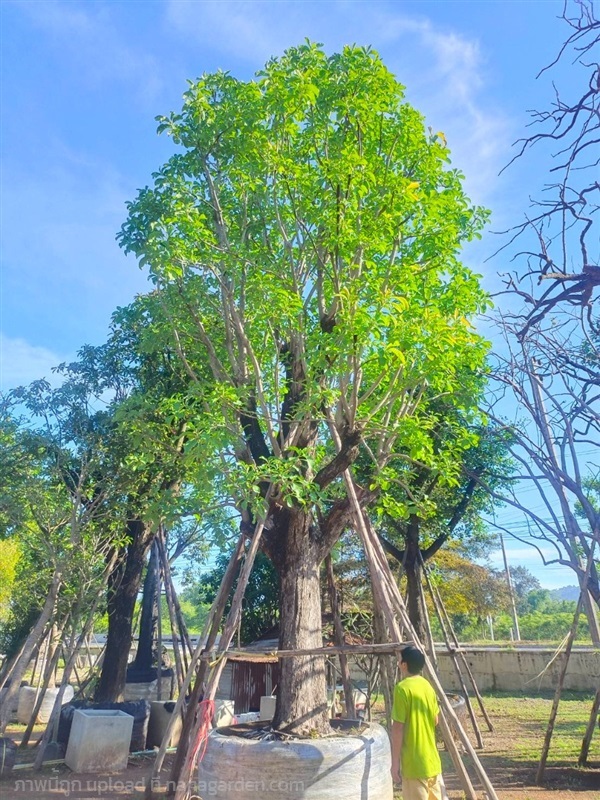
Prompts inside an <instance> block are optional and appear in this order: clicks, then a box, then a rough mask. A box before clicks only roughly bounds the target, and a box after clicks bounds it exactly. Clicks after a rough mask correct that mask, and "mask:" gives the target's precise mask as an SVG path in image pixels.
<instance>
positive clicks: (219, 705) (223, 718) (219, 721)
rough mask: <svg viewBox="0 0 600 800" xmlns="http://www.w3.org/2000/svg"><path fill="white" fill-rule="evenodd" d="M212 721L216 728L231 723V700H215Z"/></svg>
mask: <svg viewBox="0 0 600 800" xmlns="http://www.w3.org/2000/svg"><path fill="white" fill-rule="evenodd" d="M213 722H214V724H215V726H216V727H217V728H222V727H223V726H224V725H231V724H232V723H233V700H215V713H214V716H213Z"/></svg>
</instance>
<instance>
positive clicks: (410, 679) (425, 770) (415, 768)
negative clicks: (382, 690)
mask: <svg viewBox="0 0 600 800" xmlns="http://www.w3.org/2000/svg"><path fill="white" fill-rule="evenodd" d="M424 666H425V657H424V656H423V653H422V652H421V651H420V650H418V649H417V648H416V647H412V646H408V647H405V648H404V649H403V650H402V653H401V655H400V672H401V675H402V679H401V680H400V682H399V683H398V684H396V689H395V690H394V707H393V710H392V737H391V738H392V778H393V779H394V783H396V782H397V781H399V779H400V775H401V776H402V797H403V800H443V798H444V796H445V792H443V789H442V787H443V781H442V779H441V773H442V763H441V761H440V755H439V753H438V749H437V745H436V742H435V726H436V725H437V721H438V715H439V707H438V701H437V697H436V695H435V691H434V690H433V687H432V686H431V684H430V683H429V681H428V680H426V679H425V678H424V677H423V676H422V675H421V672H422V670H423V667H424Z"/></svg>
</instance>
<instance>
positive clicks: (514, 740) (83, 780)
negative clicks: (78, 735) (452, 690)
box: [0, 693, 600, 800]
mask: <svg viewBox="0 0 600 800" xmlns="http://www.w3.org/2000/svg"><path fill="white" fill-rule="evenodd" d="M485 703H486V708H487V710H488V713H489V715H490V716H491V718H492V721H493V723H494V727H495V730H494V732H493V733H491V732H488V731H487V729H486V727H485V723H484V722H483V721H481V730H482V734H483V738H484V749H483V751H481V752H480V753H479V757H480V759H481V761H482V763H483V765H484V768H485V769H486V771H487V773H488V775H489V777H490V780H491V782H492V785H493V786H494V788H495V789H496V792H497V794H498V797H499V799H500V800H600V730H598V731H597V733H596V734H595V736H594V740H593V742H592V747H591V750H590V767H589V768H587V769H578V768H577V767H576V766H575V765H576V763H577V756H578V754H579V747H580V745H581V739H582V736H583V732H584V730H585V724H586V722H587V716H588V715H589V710H590V707H591V696H590V697H589V698H588V697H587V696H586V695H576V694H574V693H571V694H569V695H568V696H566V697H565V699H564V700H563V702H562V703H561V708H560V711H559V715H558V719H557V723H556V728H555V735H554V738H553V745H552V748H551V750H550V756H549V759H548V767H547V770H546V778H545V781H544V785H543V786H541V787H538V786H536V785H535V774H536V771H537V767H538V764H539V754H540V749H541V745H542V741H543V737H544V733H545V729H546V724H547V720H548V716H549V713H550V706H551V703H552V700H551V698H550V697H548V696H540V695H537V696H533V697H522V696H519V697H514V696H510V695H501V694H497V695H492V696H488V697H486V698H485ZM22 730H23V726H16V725H15V726H12V727H10V728H9V730H8V732H7V733H8V735H9V736H11V735H12V736H13V738H15V739H17V740H18V736H19V735H20V733H21V732H22ZM32 758H33V752H32V750H29V751H25V752H22V751H20V752H19V758H18V760H19V761H20V762H21V763H24V762H26V761H31V760H32ZM442 759H443V763H444V775H445V780H446V786H447V789H448V795H449V797H450V800H463V793H462V791H461V789H460V786H459V784H458V782H457V779H456V776H455V775H454V773H453V769H452V766H451V762H450V760H449V758H448V756H447V754H446V753H443V754H442ZM152 763H153V756H136V757H132V758H131V759H130V761H129V765H128V768H127V770H126V771H125V772H120V773H118V774H112V775H75V774H73V773H72V772H71V771H70V770H69V769H68V767H66V766H65V765H64V764H55V765H48V766H46V767H44V769H43V770H42V771H40V772H38V773H34V772H33V771H32V770H31V769H18V770H15V771H14V772H13V774H12V776H11V778H10V779H5V780H2V781H0V800H33V798H35V799H36V800H59V798H71V800H92V798H113V799H116V798H119V799H120V800H123V798H131V800H134V799H135V800H141V798H142V797H143V795H144V785H145V781H146V778H147V777H148V775H149V774H150V772H151V770H152ZM470 772H471V774H472V775H473V776H474V773H473V770H472V769H471V770H470ZM168 774H169V758H167V762H166V769H165V770H164V772H163V775H164V780H163V781H162V782H161V785H160V786H159V787H156V789H157V794H158V795H159V796H160V795H163V796H165V794H166V787H165V782H166V780H167V778H168ZM474 785H475V786H477V784H476V781H475V779H474ZM481 797H483V795H482V794H481ZM401 798H402V794H401V792H397V793H396V794H395V800H401ZM203 800H204V799H203ZM206 800H209V799H208V798H206ZM248 800H256V799H255V798H248ZM259 800H263V798H259ZM339 800H344V798H341V797H340V798H339ZM369 800H378V799H377V798H369Z"/></svg>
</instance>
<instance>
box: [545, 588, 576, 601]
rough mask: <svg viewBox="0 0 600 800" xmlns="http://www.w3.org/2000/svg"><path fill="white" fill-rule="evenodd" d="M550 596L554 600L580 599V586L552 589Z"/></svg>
mask: <svg viewBox="0 0 600 800" xmlns="http://www.w3.org/2000/svg"><path fill="white" fill-rule="evenodd" d="M550 597H552V599H553V600H579V586H563V587H561V588H560V589H552V591H551V592H550Z"/></svg>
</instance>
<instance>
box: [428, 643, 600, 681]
mask: <svg viewBox="0 0 600 800" xmlns="http://www.w3.org/2000/svg"><path fill="white" fill-rule="evenodd" d="M464 650H465V657H466V659H467V662H468V664H469V667H470V668H471V671H472V672H473V675H474V676H475V680H476V682H477V686H478V687H479V689H480V690H481V691H489V690H492V691H493V690H498V691H522V692H527V691H529V692H535V691H539V690H540V689H550V690H553V689H555V688H556V684H557V682H558V677H559V673H560V670H561V665H562V659H563V656H562V653H561V654H560V655H559V656H558V657H555V655H556V651H555V650H552V649H551V648H548V649H546V648H519V649H506V648H500V647H498V648H493V647H485V648H483V647H482V648H475V647H473V648H471V647H469V648H464ZM438 664H439V676H440V679H441V681H442V685H443V686H444V688H445V689H446V690H448V691H451V690H459V689H460V684H459V682H458V678H457V676H456V671H455V669H454V666H453V664H452V659H451V658H450V656H449V654H448V653H447V652H445V651H444V650H440V651H438ZM465 677H466V676H465ZM466 683H467V687H469V683H468V680H466ZM599 686H600V650H593V649H592V648H589V649H587V648H585V649H584V648H581V649H577V650H574V651H573V652H572V653H571V657H570V659H569V667H568V670H567V674H566V676H565V683H564V688H565V689H573V690H574V691H596V690H597V689H598V687H599ZM469 688H470V687H469Z"/></svg>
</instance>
